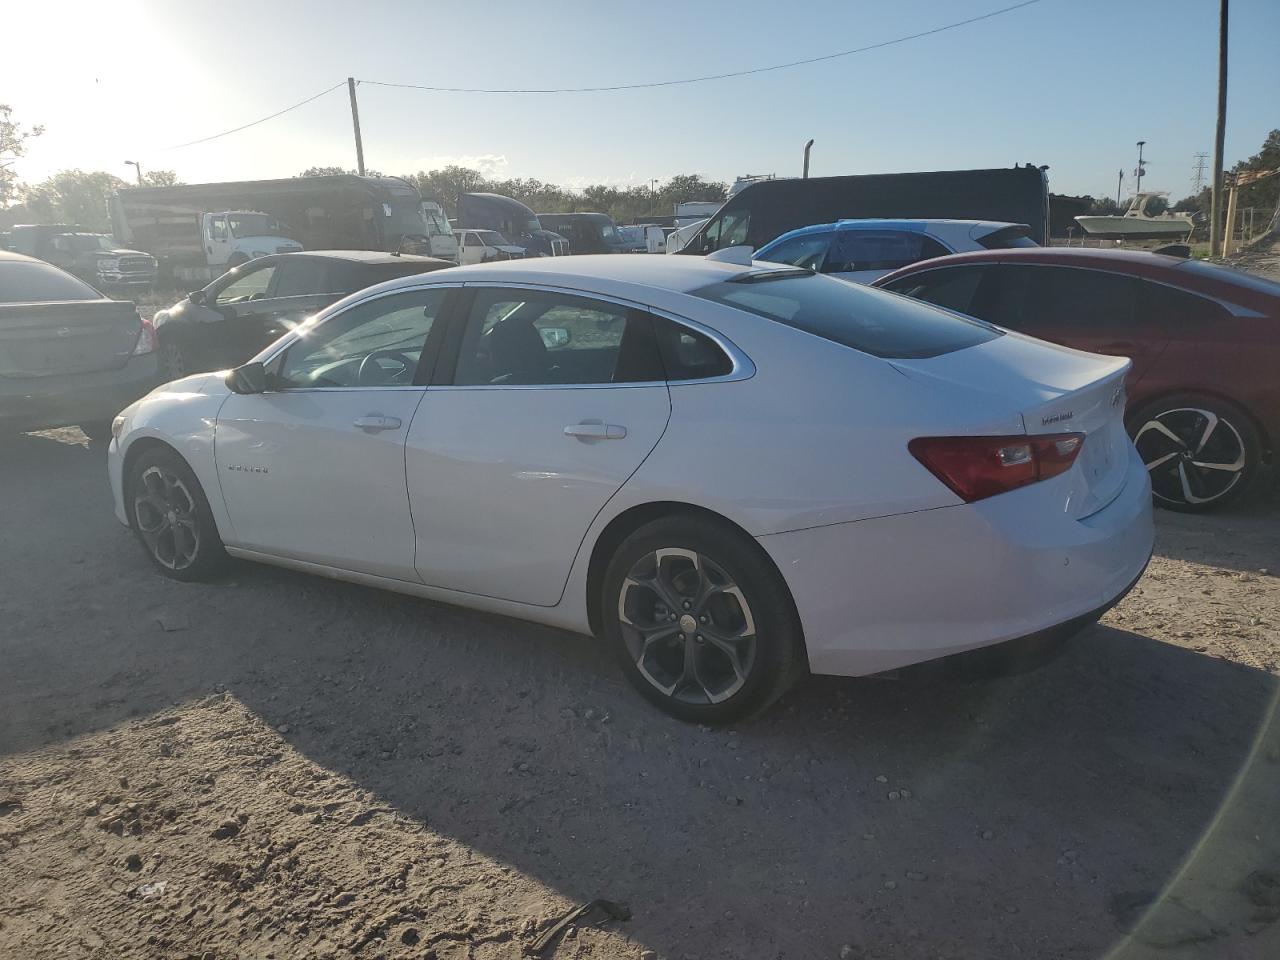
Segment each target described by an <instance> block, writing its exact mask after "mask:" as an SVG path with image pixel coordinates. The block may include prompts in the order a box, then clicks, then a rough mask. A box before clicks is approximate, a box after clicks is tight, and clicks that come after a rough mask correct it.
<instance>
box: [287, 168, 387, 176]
mask: <svg viewBox="0 0 1280 960" xmlns="http://www.w3.org/2000/svg"><path fill="white" fill-rule="evenodd" d="M358 172H359V171H357V170H348V169H346V168H345V167H307V169H305V170H303V171H302V172H301V173H300V174H298V176H300V177H342V176H348V175H349V176H353V177H354V176H356V174H357V173H358ZM364 175H365V176H366V177H380V176H382V174H381V173H379V172H378V171H377V170H368V169H366V170H365V172H364Z"/></svg>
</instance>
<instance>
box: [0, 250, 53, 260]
mask: <svg viewBox="0 0 1280 960" xmlns="http://www.w3.org/2000/svg"><path fill="white" fill-rule="evenodd" d="M6 260H10V261H13V262H15V263H44V262H45V261H44V260H41V259H39V258H38V257H28V256H27V255H26V254H25V253H15V252H14V251H12V250H0V263H3V262H4V261H6Z"/></svg>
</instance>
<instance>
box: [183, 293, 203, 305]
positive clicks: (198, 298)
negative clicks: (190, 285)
mask: <svg viewBox="0 0 1280 960" xmlns="http://www.w3.org/2000/svg"><path fill="white" fill-rule="evenodd" d="M187 299H188V300H190V301H191V302H192V303H204V291H203V290H192V291H191V292H190V293H188V294H187Z"/></svg>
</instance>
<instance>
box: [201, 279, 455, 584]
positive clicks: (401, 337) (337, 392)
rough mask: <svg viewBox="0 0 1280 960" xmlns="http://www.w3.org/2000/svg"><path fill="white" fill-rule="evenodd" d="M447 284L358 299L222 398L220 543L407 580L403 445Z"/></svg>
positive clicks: (439, 330)
mask: <svg viewBox="0 0 1280 960" xmlns="http://www.w3.org/2000/svg"><path fill="white" fill-rule="evenodd" d="M452 289H453V288H451V287H448V286H440V285H437V286H433V287H430V288H419V289H416V290H407V291H399V292H393V293H384V294H381V295H378V296H374V297H370V298H368V299H366V300H361V301H358V302H357V303H355V304H352V305H351V306H350V307H347V308H346V309H344V310H343V311H341V312H340V313H337V314H334V315H333V316H331V317H328V318H327V319H326V320H325V321H324V322H322V323H320V324H318V325H316V326H315V327H314V328H312V329H310V330H307V331H305V332H304V333H303V334H302V335H301V336H300V337H299V338H298V339H296V340H295V341H294V342H292V343H291V344H290V345H289V346H288V347H287V348H286V349H285V350H284V351H283V353H282V354H281V355H279V356H277V357H275V358H272V360H271V361H270V363H269V364H268V378H267V379H268V387H269V389H268V390H267V391H266V392H264V393H259V394H248V395H240V394H232V396H230V397H229V398H228V399H227V401H226V402H225V403H224V404H223V406H222V408H221V410H220V411H219V414H218V422H217V426H216V430H215V434H214V457H215V460H216V462H217V466H218V477H219V480H220V483H221V490H222V496H223V499H224V501H225V503H226V508H227V513H228V515H229V516H230V518H231V524H232V527H233V531H232V538H231V540H229V542H233V543H234V544H235V545H238V546H241V547H245V548H248V549H251V550H257V551H260V552H262V553H266V554H271V555H273V556H278V557H287V558H291V559H295V560H305V561H309V562H313V563H321V564H326V565H330V566H335V567H340V568H342V569H345V570H354V571H358V572H362V573H370V574H375V575H377V576H383V577H393V578H396V579H402V580H412V581H416V580H417V579H418V577H417V574H416V573H415V572H414V563H413V558H414V535H413V522H412V520H411V518H410V513H409V499H408V496H407V493H406V491H405V473H404V444H405V437H406V435H407V432H408V429H409V424H410V422H411V421H412V420H413V415H414V411H415V410H416V409H417V407H418V404H419V402H420V401H421V400H422V397H423V389H424V388H423V386H422V385H421V380H422V375H421V373H420V371H425V370H427V369H428V368H429V367H430V366H431V364H432V362H433V360H434V356H435V351H436V350H437V344H438V342H439V340H440V337H441V336H442V335H443V331H444V327H443V320H442V317H443V314H444V310H445V309H446V308H447V306H448V301H449V296H450V291H451V290H452Z"/></svg>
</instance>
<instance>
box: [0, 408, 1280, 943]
mask: <svg viewBox="0 0 1280 960" xmlns="http://www.w3.org/2000/svg"><path fill="white" fill-rule="evenodd" d="M0 532H2V536H3V540H2V541H0V957H3V958H6V960H7V958H10V957H12V958H22V960H27V958H31V960H40V958H60V960H61V958H78V957H93V958H103V960H106V958H111V960H115V958H125V957H138V958H144V957H145V958H166V960H167V958H202V960H203V958H216V960H226V958H268V957H274V958H324V957H359V958H378V957H387V958H411V957H412V958H430V957H436V958H439V960H445V958H455V957H456V958H462V957H474V958H481V960H483V958H505V957H518V956H520V955H521V953H522V951H524V950H525V949H527V948H529V947H530V945H531V944H532V943H533V942H534V941H535V939H536V938H537V937H538V935H539V934H541V933H542V932H544V931H545V930H546V929H547V928H548V927H549V926H551V924H552V923H553V922H554V920H555V919H556V918H557V917H559V916H560V915H562V914H563V913H565V912H566V911H567V910H569V909H571V908H572V907H573V906H575V905H577V904H581V903H585V902H586V901H589V900H593V899H596V898H600V897H603V898H608V899H610V900H614V901H618V902H621V903H624V904H627V905H628V906H629V907H630V910H631V914H632V916H631V919H630V920H628V921H623V922H619V921H612V922H610V923H608V924H607V925H605V926H604V927H602V928H595V927H592V926H589V925H584V926H581V927H574V928H572V929H571V930H570V931H569V933H568V934H567V935H566V936H565V938H564V939H562V940H560V941H559V942H558V943H557V944H556V945H554V947H553V948H552V949H551V950H550V951H548V953H547V954H546V955H547V956H555V957H561V958H564V957H582V958H593V960H594V958H613V957H625V958H641V957H647V955H646V953H645V951H651V952H652V955H653V956H656V957H661V958H672V960H682V958H702V960H709V958H756V957H763V958H787V960H790V958H809V957H814V958H826V957H830V958H835V957H840V958H845V960H848V958H988V957H1001V958H1005V957H1010V958H1016V957H1028V958H1058V957H1061V958H1095V957H1098V958H1100V957H1112V958H1116V960H1135V958H1154V957H1161V958H1171V960H1177V958H1192V957H1195V958H1201V957H1205V958H1207V957H1213V958H1220V957H1222V958H1258V960H1266V958H1272V960H1273V958H1275V957H1280V721H1277V719H1276V704H1277V690H1278V685H1277V675H1278V674H1280V580H1277V574H1278V573H1280V496H1276V495H1271V496H1269V497H1266V498H1263V499H1262V500H1260V501H1259V502H1257V503H1255V504H1253V505H1251V506H1248V507H1242V508H1238V509H1235V510H1231V511H1226V512H1223V513H1221V514H1218V515H1214V516H1211V517H1205V518H1190V517H1185V516H1179V515H1174V514H1169V513H1164V512H1161V513H1159V514H1158V537H1157V545H1156V557H1155V559H1154V560H1153V562H1152V565H1151V567H1150V570H1149V572H1148V574H1147V576H1146V577H1145V579H1144V580H1143V581H1142V582H1141V584H1140V585H1139V586H1138V588H1137V589H1136V590H1135V591H1134V593H1133V594H1131V595H1130V597H1129V598H1128V599H1126V600H1125V601H1124V602H1123V603H1122V604H1121V605H1120V606H1119V607H1117V608H1116V609H1115V610H1113V611H1112V612H1111V613H1110V614H1109V615H1108V616H1107V617H1106V619H1105V620H1104V621H1103V623H1102V624H1100V625H1099V626H1097V627H1095V628H1092V629H1090V630H1089V631H1087V632H1086V633H1084V634H1082V635H1081V636H1080V637H1079V638H1077V639H1076V640H1075V641H1074V642H1073V643H1072V644H1070V645H1069V647H1068V648H1067V650H1066V651H1065V652H1064V653H1063V655H1062V656H1060V657H1059V658H1057V659H1056V660H1054V661H1052V662H1051V663H1049V664H1047V665H1045V666H1042V667H1041V668H1039V669H1036V670H1032V671H1028V672H1022V673H1015V674H1013V675H1008V676H1000V677H996V676H986V677H976V678H975V677H957V676H954V675H952V674H950V673H948V672H945V671H944V672H938V671H924V672H921V673H918V674H911V673H908V674H906V675H904V676H903V677H902V678H900V679H897V680H875V679H866V680H837V679H830V678H813V679H810V680H807V681H806V682H804V683H803V684H802V685H801V686H799V687H798V688H797V689H796V690H795V691H794V692H793V693H792V694H791V695H790V696H789V697H787V698H786V699H785V700H783V701H782V702H781V703H780V704H778V705H777V707H776V708H775V709H774V710H773V711H772V712H770V713H769V714H768V715H766V716H765V717H764V718H762V719H760V720H758V721H755V722H753V723H750V724H745V725H743V726H741V727H739V728H737V729H735V730H724V731H709V730H705V729H702V728H699V727H696V726H695V727H689V726H685V725H682V724H680V723H677V722H675V721H672V720H669V719H666V718H665V717H663V716H662V715H660V714H658V713H656V712H654V711H653V710H652V709H651V708H649V707H648V706H646V705H645V704H644V703H643V702H642V701H641V700H640V699H639V697H638V696H636V695H635V694H634V693H632V692H631V690H630V689H629V688H628V687H627V686H626V684H625V682H624V681H623V679H622V677H621V676H620V675H619V673H618V672H617V670H616V669H615V667H614V665H613V664H612V662H611V660H610V658H609V657H608V656H607V655H606V653H605V651H603V650H602V649H601V648H600V647H599V645H597V643H596V642H594V641H592V640H589V639H586V638H581V637H575V636H571V635H567V634H563V633H559V632H556V631H552V630H548V629H545V628H541V627H536V626H531V625H528V624H524V623H519V622H515V621H510V620H504V619H500V618H496V617H489V616H484V615H480V614H474V613H470V612H466V611H463V610H459V609H455V608H451V607H446V606H441V605H435V604H431V603H427V602H422V601H418V600H412V599H408V598H402V597H398V596H394V595H389V594H385V593H380V592H377V591H373V590H368V589H364V588H360V587H355V586H349V585H344V584H337V583H331V582H328V581H324V580H320V579H316V578H310V577H307V576H303V575H300V574H293V573H290V572H287V571H281V570H275V569H271V568H266V567H255V566H250V565H241V566H237V567H235V568H233V570H232V571H231V573H230V574H229V575H228V576H227V577H226V578H224V579H223V580H221V581H219V582H217V583H212V584H201V585H185V584H178V583H174V582H171V581H168V580H166V579H164V578H163V577H161V576H159V575H158V574H156V573H154V572H153V571H152V569H151V568H150V567H149V566H148V564H147V562H146V560H145V558H144V557H143V556H142V554H141V551H140V550H139V548H138V547H137V545H136V544H135V543H134V542H133V541H132V539H131V537H130V535H129V534H128V533H127V532H126V531H125V530H123V529H122V528H120V527H119V526H118V525H117V524H116V522H115V520H114V518H113V517H112V515H111V510H110V503H109V494H108V491H107V486H106V480H105V476H104V456H103V452H102V450H101V449H99V448H96V447H90V446H89V445H88V444H87V443H86V442H85V441H84V440H83V438H82V437H81V436H80V434H79V433H78V431H75V430H65V431H55V432H51V433H47V434H40V435H30V436H25V437H20V438H10V439H7V440H0Z"/></svg>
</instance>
